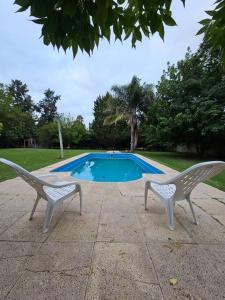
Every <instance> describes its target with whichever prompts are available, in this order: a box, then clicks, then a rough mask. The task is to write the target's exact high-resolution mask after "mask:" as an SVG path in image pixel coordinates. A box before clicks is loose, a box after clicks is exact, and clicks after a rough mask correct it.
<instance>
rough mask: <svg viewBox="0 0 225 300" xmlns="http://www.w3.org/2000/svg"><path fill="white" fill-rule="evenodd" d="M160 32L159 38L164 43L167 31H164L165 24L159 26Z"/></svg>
mask: <svg viewBox="0 0 225 300" xmlns="http://www.w3.org/2000/svg"><path fill="white" fill-rule="evenodd" d="M158 32H159V36H160V37H161V39H162V40H163V41H164V35H165V30H164V26H163V24H161V25H160V26H159V29H158Z"/></svg>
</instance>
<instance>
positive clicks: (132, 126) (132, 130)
mask: <svg viewBox="0 0 225 300" xmlns="http://www.w3.org/2000/svg"><path fill="white" fill-rule="evenodd" d="M135 127H136V118H135V111H134V110H132V112H131V119H130V152H134V149H135Z"/></svg>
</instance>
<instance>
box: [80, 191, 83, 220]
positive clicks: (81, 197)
mask: <svg viewBox="0 0 225 300" xmlns="http://www.w3.org/2000/svg"><path fill="white" fill-rule="evenodd" d="M79 195H80V215H81V214H82V199H83V196H82V190H81V188H80V190H79Z"/></svg>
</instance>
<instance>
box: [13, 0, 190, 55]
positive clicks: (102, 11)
mask: <svg viewBox="0 0 225 300" xmlns="http://www.w3.org/2000/svg"><path fill="white" fill-rule="evenodd" d="M181 2H183V4H184V3H185V0H181ZM171 3H172V0H154V1H149V0H138V1H134V0H104V1H103V0H97V1H95V0H45V1H40V0H15V4H17V5H19V6H20V8H19V10H18V11H19V12H22V11H25V10H28V9H29V10H30V15H31V16H32V17H34V19H33V21H34V22H35V23H37V24H39V25H41V27H42V37H43V41H44V43H45V44H46V45H49V44H52V45H53V46H56V47H57V48H58V49H59V48H60V47H62V48H63V49H64V50H65V51H66V49H68V48H72V51H73V54H74V56H76V53H77V50H78V49H80V50H81V51H86V52H87V53H88V54H90V53H91V52H92V51H93V50H94V48H95V47H98V45H99V41H100V40H102V39H107V40H108V41H110V39H111V36H112V34H113V35H114V36H115V39H119V40H121V41H122V40H126V39H127V38H129V37H131V42H132V46H133V47H135V45H136V43H137V41H141V40H142V37H143V36H146V37H150V36H151V35H153V34H154V33H156V32H158V33H159V35H160V37H161V38H162V39H163V38H164V27H165V25H167V26H175V25H176V22H175V20H174V19H173V17H172V12H171Z"/></svg>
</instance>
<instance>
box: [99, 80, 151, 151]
mask: <svg viewBox="0 0 225 300" xmlns="http://www.w3.org/2000/svg"><path fill="white" fill-rule="evenodd" d="M112 91H113V97H111V98H109V99H108V105H107V110H108V116H107V117H106V118H105V120H104V123H105V124H115V123H117V122H118V121H119V120H125V121H126V122H127V124H128V126H129V128H130V150H131V152H133V151H134V149H135V148H136V146H137V143H138V128H139V125H140V121H141V120H142V118H143V115H144V113H145V111H146V109H147V107H148V105H149V103H150V101H151V100H152V99H154V92H153V85H150V84H145V83H144V84H143V85H142V84H141V80H140V79H139V78H137V76H133V78H132V80H131V82H130V83H129V84H126V85H121V86H118V85H114V86H113V87H112Z"/></svg>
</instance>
